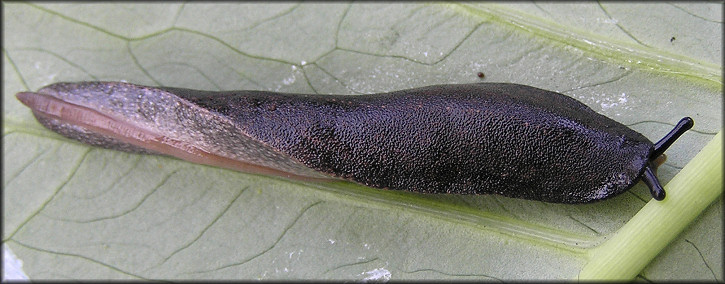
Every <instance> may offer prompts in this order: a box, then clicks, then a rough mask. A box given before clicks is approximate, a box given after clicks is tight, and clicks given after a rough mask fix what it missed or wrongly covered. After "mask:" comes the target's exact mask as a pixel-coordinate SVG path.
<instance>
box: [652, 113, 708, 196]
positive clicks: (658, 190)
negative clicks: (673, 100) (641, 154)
mask: <svg viewBox="0 0 725 284" xmlns="http://www.w3.org/2000/svg"><path fill="white" fill-rule="evenodd" d="M694 124H695V122H694V121H693V120H692V118H689V117H685V118H683V119H681V120H680V122H678V123H677V125H675V128H674V129H672V131H670V133H667V135H665V137H662V139H660V141H657V143H655V145H654V150H653V151H652V154H650V157H649V162H648V163H647V166H645V168H644V172H643V173H642V181H644V183H645V184H647V186H648V187H649V190H650V193H651V194H652V198H654V199H655V200H663V199H665V189H664V188H662V185H660V182H659V180H657V176H656V175H655V170H656V169H657V166H658V165H659V164H661V163H662V162H664V161H663V160H662V159H661V157H663V156H664V152H665V151H666V150H667V148H669V147H670V145H672V143H674V142H675V140H677V138H680V136H682V134H684V133H685V131H687V130H689V129H690V128H692V126H693V125H694Z"/></svg>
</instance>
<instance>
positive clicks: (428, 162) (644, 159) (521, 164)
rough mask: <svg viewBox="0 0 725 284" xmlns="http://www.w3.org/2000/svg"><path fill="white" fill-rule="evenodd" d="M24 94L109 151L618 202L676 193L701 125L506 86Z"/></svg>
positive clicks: (414, 185) (54, 89) (98, 85)
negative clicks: (645, 125)
mask: <svg viewBox="0 0 725 284" xmlns="http://www.w3.org/2000/svg"><path fill="white" fill-rule="evenodd" d="M17 97H18V99H19V100H20V101H22V102H23V103H25V104H26V105H28V106H29V107H30V108H31V109H32V110H33V112H34V113H35V115H36V117H37V118H38V120H39V121H41V123H43V124H44V125H45V126H47V127H48V128H50V129H52V130H54V131H56V132H58V133H61V134H62V135H65V136H67V137H70V138H73V139H76V140H80V141H83V142H86V143H89V144H91V145H96V146H102V147H107V148H112V149H119V150H124V151H132V152H142V153H156V154H165V155H171V156H174V157H178V158H181V159H185V160H189V161H192V162H196V163H203V164H208V165H214V166H221V167H227V168H232V169H236V170H241V171H245V172H253V173H261V174H274V175H281V176H286V177H290V178H296V179H305V180H330V179H344V180H349V181H353V182H357V183H360V184H364V185H368V186H372V187H377V188H385V189H394V190H408V191H414V192H421V193H455V194H501V195H504V196H509V197H515V198H526V199H532V200H541V201H546V202H561V203H585V202H592V201H596V200H602V199H606V198H610V197H612V196H615V195H617V194H619V193H621V192H624V191H626V190H627V189H629V188H631V187H632V186H633V185H634V184H635V183H636V182H637V181H638V180H639V179H644V180H645V182H646V183H647V184H648V185H650V188H651V189H652V193H653V196H654V197H655V198H656V199H658V198H664V191H663V190H661V186H659V182H657V179H656V177H655V176H654V169H655V167H656V165H654V164H653V163H652V162H651V161H650V159H657V158H658V157H659V156H660V154H662V153H661V152H664V150H665V149H666V148H667V147H669V145H670V144H672V141H674V140H675V139H677V137H679V136H680V135H682V133H683V132H684V131H685V130H687V129H689V127H691V123H690V126H689V127H688V126H687V124H686V123H685V124H683V125H682V126H680V127H679V130H676V131H673V132H671V133H670V134H669V135H668V136H666V138H663V140H661V141H660V142H658V143H657V145H655V144H653V143H652V142H651V141H649V140H648V139H647V138H646V137H644V136H642V135H641V134H639V133H637V132H635V131H633V130H631V129H629V128H628V127H626V126H624V125H622V124H621V123H618V122H616V121H614V120H611V119H609V118H607V117H605V116H602V115H600V114H597V113H596V112H594V111H593V110H592V109H590V108H589V107H587V106H586V105H584V104H582V103H581V102H579V101H577V100H575V99H572V98H570V97H567V96H565V95H562V94H559V93H555V92H550V91H546V90H542V89H538V88H534V87H530V86H524V85H517V84H505V83H477V84H451V85H435V86H428V87H422V88H415V89H409V90H401V91H395V92H390V93H381V94H370V95H360V96H342V95H309V94H287V93H274V92H264V91H223V92H207V91H199V90H189V89H181V88H168V87H147V86H139V85H134V84H127V83H120V82H79V83H57V84H52V85H49V86H47V87H44V88H42V89H40V90H38V92H35V93H29V92H23V93H19V94H18V95H17ZM683 129H684V130H683ZM667 137H669V138H667ZM658 200H659V199H658Z"/></svg>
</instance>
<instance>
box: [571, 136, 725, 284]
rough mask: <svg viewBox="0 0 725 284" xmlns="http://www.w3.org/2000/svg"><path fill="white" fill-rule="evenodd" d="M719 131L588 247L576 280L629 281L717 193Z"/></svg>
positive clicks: (719, 185) (719, 190)
mask: <svg viewBox="0 0 725 284" xmlns="http://www.w3.org/2000/svg"><path fill="white" fill-rule="evenodd" d="M722 147H723V144H722V131H721V132H720V133H718V134H717V135H715V138H713V140H712V141H710V143H708V144H707V145H706V146H705V148H703V149H702V150H701V151H700V153H698V154H697V156H695V158H693V159H692V160H691V161H690V162H689V163H688V164H687V166H685V168H683V169H682V170H681V171H680V172H679V173H678V174H677V175H676V176H675V177H674V178H673V179H672V180H671V181H670V182H669V183H668V184H667V185H666V186H665V190H666V191H667V197H666V198H665V200H663V201H656V200H654V199H653V200H652V201H650V202H649V203H647V204H646V205H645V206H644V207H643V208H642V209H641V210H640V211H639V212H638V213H637V215H635V216H634V217H633V218H632V219H631V220H630V221H629V222H628V223H627V224H625V225H624V226H623V227H622V228H620V229H619V230H618V231H617V232H616V233H615V234H614V235H613V236H612V237H611V238H610V239H609V240H607V241H606V242H604V243H602V244H601V245H599V246H598V247H596V248H594V249H592V251H591V259H590V261H589V263H587V264H586V265H585V266H584V268H583V269H582V270H581V272H580V273H579V279H587V280H591V279H597V280H602V279H606V280H631V279H633V278H634V277H636V276H637V274H638V273H640V272H641V271H642V269H644V268H645V266H647V264H649V263H650V262H651V261H652V259H653V258H654V257H655V256H657V254H659V253H660V251H662V249H664V248H665V247H666V246H667V245H668V244H669V243H670V242H672V240H674V239H675V238H676V237H677V236H678V235H679V234H680V233H681V232H682V231H683V230H684V229H685V228H686V227H687V226H688V225H689V224H690V223H691V222H692V221H693V220H694V219H695V218H696V217H697V216H698V215H700V213H701V212H702V211H703V210H705V208H707V207H708V205H710V204H711V203H712V202H714V201H715V200H717V198H718V197H719V196H720V194H721V193H722V189H723V180H722V176H723V174H722V171H723V156H722Z"/></svg>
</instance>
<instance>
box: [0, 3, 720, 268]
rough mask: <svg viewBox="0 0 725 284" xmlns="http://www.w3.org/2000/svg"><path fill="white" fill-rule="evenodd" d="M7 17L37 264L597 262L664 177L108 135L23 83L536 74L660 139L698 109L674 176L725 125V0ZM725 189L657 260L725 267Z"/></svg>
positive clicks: (98, 8) (120, 9) (17, 183)
mask: <svg viewBox="0 0 725 284" xmlns="http://www.w3.org/2000/svg"><path fill="white" fill-rule="evenodd" d="M3 24H4V29H3V64H4V67H5V68H4V69H3V75H4V76H3V141H2V142H3V166H4V168H3V200H4V203H3V205H4V206H3V216H4V217H3V242H4V243H5V244H7V245H8V247H9V248H10V249H11V250H12V251H13V252H14V253H15V254H16V255H17V257H18V258H19V259H20V260H22V261H23V263H24V266H23V269H24V270H25V272H26V273H27V275H28V276H29V277H30V278H31V279H139V278H140V279H258V278H259V279H289V278H314V279H356V280H364V279H368V280H388V279H394V280H399V279H431V278H435V279H491V280H508V279H575V278H577V277H579V276H580V271H581V270H582V269H583V268H585V267H586V266H587V265H592V264H590V263H593V262H596V261H597V260H596V259H597V257H596V256H597V255H598V254H599V252H601V251H603V249H602V248H603V247H607V246H611V245H610V244H611V242H608V241H607V240H610V239H616V238H617V235H618V234H620V233H621V231H620V229H621V230H624V228H625V227H628V226H627V225H626V224H627V223H628V222H629V220H630V219H633V217H634V216H635V215H637V216H642V215H638V211H640V209H642V208H643V207H645V204H646V203H647V202H648V201H649V200H650V197H649V192H648V189H647V188H646V186H644V185H643V184H638V185H637V186H635V187H634V188H633V189H632V190H631V191H630V192H628V193H625V194H622V195H621V196H618V197H616V198H613V199H611V200H607V201H603V202H599V203H594V204H586V205H561V204H547V203H543V202H536V201H527V200H517V199H510V198H504V197H500V196H451V195H420V194H413V193H405V192H392V191H384V190H377V189H372V188H367V187H363V186H359V185H353V184H350V183H345V182H337V183H327V184H314V183H303V182H297V181H289V180H284V179H280V178H273V177H266V176H259V175H251V174H245V173H238V172H233V171H229V170H224V169H219V168H214V167H208V166H201V165H194V164H190V163H187V162H184V161H180V160H177V159H173V158H168V157H160V156H144V155H136V154H128V153H122V152H116V151H111V150H104V149H99V148H93V147H89V146H85V145H82V144H79V143H77V142H74V141H70V140H68V139H65V138H62V137H61V136H59V135H57V134H54V133H53V132H51V131H49V130H46V129H45V128H43V127H42V126H41V125H40V124H38V123H37V122H36V121H35V119H34V117H33V116H32V113H31V112H30V111H29V110H28V109H27V108H26V107H24V106H23V105H21V104H20V103H19V102H18V101H17V100H16V99H15V98H14V96H13V95H14V94H15V93H17V92H20V91H26V90H37V89H38V88H40V87H42V86H44V85H47V84H50V83H54V82H59V81H81V80H114V81H118V80H125V81H128V82H133V83H138V84H146V85H161V86H173V87H186V88H195V89H204V90H233V89H256V90H272V91H283V92H302V93H321V94H329V93H342V94H350V95H355V94H361V93H373V92H383V91H392V90H398V89H404V88H412V87H420V86H425V85H432V84H440V83H465V82H480V81H484V82H513V83H521V84H527V85H532V86H535V87H539V88H543V89H548V90H552V91H558V92H561V93H564V94H567V95H569V96H572V97H574V98H576V99H579V100H580V101H582V102H583V103H585V104H587V105H589V106H590V107H592V108H593V109H594V110H596V111H598V112H600V113H602V114H604V115H607V116H609V117H611V118H613V119H615V120H617V121H620V122H622V123H624V124H626V125H628V126H630V127H631V128H633V129H634V130H636V131H639V132H641V133H642V134H644V135H645V136H647V137H649V138H650V140H655V141H656V140H657V139H659V138H660V137H662V136H663V135H664V134H665V133H667V132H668V131H669V130H670V129H671V128H672V126H673V125H674V124H675V123H676V122H677V121H678V120H679V119H680V118H682V117H683V116H690V117H692V118H693V119H694V120H695V127H694V128H693V130H691V131H689V132H687V133H686V134H685V135H684V136H683V137H682V138H680V140H678V141H677V142H676V143H675V144H674V145H673V146H672V147H671V148H670V149H669V150H668V151H667V156H668V161H667V162H666V163H665V164H664V165H663V166H661V167H660V168H659V171H658V176H659V177H660V180H661V181H662V182H663V183H667V182H669V181H670V180H673V182H674V178H673V177H675V175H677V174H678V172H680V169H682V168H683V167H684V166H685V165H687V164H688V162H689V161H690V160H691V159H692V158H693V157H695V155H696V154H697V153H698V152H699V151H700V149H702V148H703V147H704V146H705V145H706V144H707V143H708V142H710V141H711V140H713V137H714V136H715V134H716V133H718V132H719V131H720V130H721V129H722V111H723V109H722V66H721V62H722V5H720V4H703V3H695V4H687V3H674V4H664V3H663V4H660V3H652V4H649V3H648V4H626V3H608V2H604V3H581V4H574V3H560V4H559V3H557V4H536V3H534V4H528V3H513V4H494V3H479V4H423V3H396V4H372V3H361V4H347V3H333V4H294V3H279V4H260V3H250V4H237V3H224V4H203V3H190V4H161V3H153V4H142V3H123V4H112V3H100V4H95V3H94V4H88V3H82V4H55V3H7V2H3ZM478 72H483V73H484V74H485V77H484V78H483V79H481V78H479V77H478V76H477V75H476V74H477V73H478ZM710 158H713V159H716V160H717V159H722V156H721V155H720V156H711V157H710ZM721 163H722V161H721V160H720V164H721ZM721 174H722V173H721V172H720V173H713V174H711V175H710V176H703V177H700V178H701V179H717V178H719V179H720V180H722V176H721ZM718 175H720V176H718ZM721 183H722V182H720V188H721V187H722V185H721ZM680 184H682V183H680ZM669 187H670V185H668V187H667V188H669ZM678 188H680V187H679V186H678ZM684 188H685V189H683V190H688V191H689V190H695V189H692V188H690V189H687V183H686V184H685V185H684ZM715 196H716V197H715V198H717V200H718V202H714V203H713V204H712V205H710V206H709V207H707V208H706V209H705V211H704V212H703V213H702V214H701V215H700V216H699V217H697V218H695V219H694V221H692V222H689V221H688V223H689V227H687V228H686V229H685V230H684V232H682V233H681V234H679V232H670V234H673V236H671V238H669V239H674V240H672V242H671V243H670V244H669V245H666V244H663V245H662V247H664V250H663V251H662V252H661V253H659V255H657V252H654V255H657V257H655V258H654V260H652V261H651V262H649V265H647V266H646V267H645V268H644V269H643V270H641V272H640V271H636V272H634V273H639V274H638V276H637V277H638V278H640V279H643V280H675V279H702V280H717V281H723V272H722V266H723V263H722V259H723V254H722V251H723V250H722V218H723V214H722V205H721V200H722V197H717V196H719V194H716V195H715ZM662 205H663V206H665V205H666V204H664V203H663V204H662ZM647 206H652V205H650V204H648V205H647ZM704 206H707V204H705V205H704ZM643 210H644V209H643ZM694 214H695V215H697V214H698V213H694ZM693 218H694V217H693ZM634 220H636V218H634ZM652 222H658V223H661V222H668V220H652ZM642 233H644V234H646V233H647V232H642ZM678 234H679V235H678ZM646 263H647V262H645V264H646ZM608 277H611V278H621V277H628V278H631V277H632V276H631V275H624V274H619V275H615V276H608Z"/></svg>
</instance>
